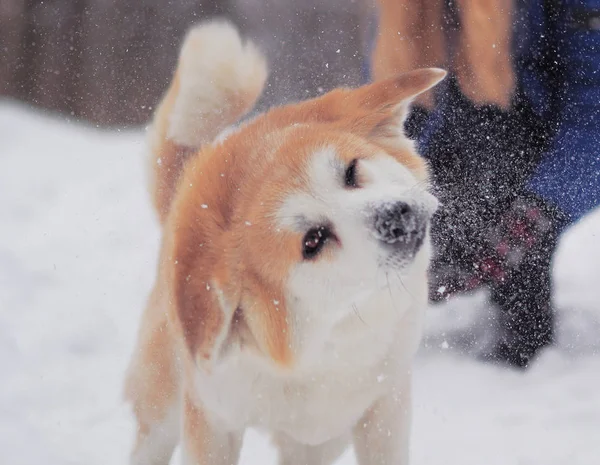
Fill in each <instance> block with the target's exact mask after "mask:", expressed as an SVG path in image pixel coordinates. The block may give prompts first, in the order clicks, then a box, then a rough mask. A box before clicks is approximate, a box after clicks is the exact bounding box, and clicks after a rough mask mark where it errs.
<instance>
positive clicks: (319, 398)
mask: <svg viewBox="0 0 600 465" xmlns="http://www.w3.org/2000/svg"><path fill="white" fill-rule="evenodd" d="M232 368H233V367H232ZM388 376H389V375H388V374H387V371H386V367H384V366H383V365H382V366H380V367H373V368H372V369H370V370H361V372H360V373H359V372H349V371H341V370H338V371H333V372H327V373H314V374H313V375H306V376H302V377H287V376H285V377H282V376H278V375H274V374H272V373H268V372H266V371H262V370H261V369H260V368H258V369H257V367H256V366H252V365H251V364H248V363H245V364H243V365H242V364H240V365H238V366H237V368H236V369H235V370H234V369H230V370H226V371H223V372H220V373H219V374H216V376H214V378H213V379H212V380H211V381H208V382H206V380H205V381H204V382H203V386H202V387H200V391H201V393H200V395H201V398H202V401H203V403H204V405H205V406H206V407H207V408H208V409H209V410H212V411H213V412H214V413H215V414H217V415H218V417H219V419H220V420H221V421H222V422H223V425H224V426H225V427H226V428H227V429H231V430H237V429H241V428H245V427H250V426H255V427H263V428H266V429H268V430H271V431H281V432H284V433H287V434H288V435H290V436H291V437H293V438H295V439H296V440H298V441H301V442H305V443H309V444H311V443H312V444H317V443H321V442H324V441H326V440H328V439H331V438H334V437H338V436H340V435H342V434H344V433H346V432H348V430H349V428H350V427H351V425H354V424H355V423H356V422H357V421H358V420H359V419H360V417H361V416H362V414H363V413H364V411H365V410H366V409H367V408H368V407H369V406H370V405H371V404H372V403H373V402H374V401H375V400H376V399H377V398H378V397H379V396H380V395H381V394H382V393H383V392H384V390H385V386H386V384H387V382H388Z"/></svg>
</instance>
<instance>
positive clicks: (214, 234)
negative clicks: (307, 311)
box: [162, 160, 238, 369]
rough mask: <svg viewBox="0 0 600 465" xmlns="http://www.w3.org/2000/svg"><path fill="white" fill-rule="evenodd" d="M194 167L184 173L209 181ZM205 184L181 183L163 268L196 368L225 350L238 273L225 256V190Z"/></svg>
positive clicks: (206, 365) (167, 233)
mask: <svg viewBox="0 0 600 465" xmlns="http://www.w3.org/2000/svg"><path fill="white" fill-rule="evenodd" d="M194 161H195V160H191V162H190V163H193V162H194ZM192 168H195V169H191V170H189V171H188V172H186V173H185V174H184V175H189V173H190V172H192V173H193V172H194V171H195V170H197V171H200V170H201V169H203V170H204V172H205V173H206V174H207V178H208V179H210V176H208V174H209V173H208V171H207V170H208V168H206V167H204V168H200V167H195V166H194V167H192ZM214 169H216V170H217V172H218V170H219V169H221V170H222V169H224V167H223V166H217V167H216V168H214ZM216 179H219V178H218V176H216ZM208 184H210V182H207V183H205V185H199V183H196V182H194V180H193V178H189V179H188V178H184V179H183V182H182V183H181V184H180V189H179V193H178V195H177V197H176V198H175V199H174V202H173V206H172V211H171V213H170V215H169V217H168V221H167V223H166V225H165V230H164V244H165V252H164V254H163V264H162V267H164V268H165V269H166V270H167V271H166V273H165V276H164V281H165V283H166V285H167V288H168V292H169V303H170V306H171V312H170V314H171V316H172V319H173V320H174V322H175V325H176V327H178V328H179V329H180V331H181V332H182V334H183V338H184V341H185V344H186V346H187V348H188V349H189V350H190V353H191V355H192V358H193V359H194V360H195V362H196V364H197V365H199V366H203V367H204V368H206V369H210V366H211V364H212V363H213V362H214V361H215V360H216V359H217V358H218V356H219V354H220V351H221V349H222V348H223V343H224V342H225V340H226V339H227V336H228V333H229V329H230V326H231V322H232V319H233V315H234V313H235V310H236V307H237V298H238V295H237V294H238V290H237V289H236V288H235V285H236V283H237V282H238V280H237V278H236V276H235V275H236V273H237V270H236V268H235V267H231V266H229V264H230V263H231V260H230V257H228V256H227V254H226V253H224V250H225V251H226V250H230V249H231V247H230V246H229V244H228V241H229V240H230V234H228V232H227V231H225V229H226V228H224V225H225V224H226V218H227V214H228V212H227V209H228V208H229V207H228V200H229V191H228V190H227V189H226V188H224V186H225V183H220V184H215V185H211V186H209V185H208Z"/></svg>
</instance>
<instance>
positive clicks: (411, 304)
mask: <svg viewBox="0 0 600 465" xmlns="http://www.w3.org/2000/svg"><path fill="white" fill-rule="evenodd" d="M419 281H420V280H419ZM406 284H407V285H408V286H410V287H411V288H412V289H411V291H407V288H403V287H398V286H395V287H393V288H392V289H387V288H386V289H383V290H382V291H380V292H378V293H377V294H376V295H374V296H372V297H371V298H370V299H368V302H367V303H365V304H363V305H361V306H360V307H356V308H355V309H354V310H355V311H354V312H352V313H350V314H349V315H348V317H347V318H345V319H343V320H341V321H340V322H339V323H338V324H337V325H336V326H334V327H332V328H323V325H322V324H321V323H320V322H313V323H314V324H311V322H308V323H307V322H302V323H300V322H298V324H302V325H303V327H299V328H296V329H297V331H295V334H296V335H300V334H301V335H302V340H300V341H297V344H295V345H296V346H297V349H298V360H297V366H296V367H295V368H294V369H293V370H292V371H291V372H289V373H287V372H278V371H275V370H273V368H271V367H269V366H268V365H267V364H265V362H264V361H263V360H260V359H258V358H256V357H255V356H252V355H250V354H246V353H238V354H235V355H231V356H229V357H227V358H226V359H225V360H223V361H222V362H221V363H219V364H218V366H216V367H215V370H214V371H213V372H212V373H211V374H210V375H206V374H203V373H200V372H198V373H197V375H196V379H195V385H196V386H195V389H196V392H197V394H198V400H200V401H201V403H202V404H203V406H204V408H205V409H206V413H207V414H209V415H211V416H214V418H213V421H214V422H215V423H216V424H218V425H221V427H222V428H224V429H226V430H228V431H235V430H241V429H243V428H246V427H263V428H266V429H268V430H271V431H281V432H284V433H286V434H288V435H289V436H291V437H293V438H294V439H296V440H298V441H300V442H303V443H307V444H318V443H322V442H324V441H327V440H329V439H332V438H335V437H339V436H341V435H343V434H345V433H347V432H348V431H350V429H351V428H352V426H353V425H355V424H356V423H357V421H358V420H359V419H360V417H361V416H362V415H363V414H364V412H365V411H366V410H367V409H368V408H369V406H370V405H372V404H373V402H375V401H376V400H377V399H378V398H379V397H380V396H382V395H383V394H384V393H385V392H386V391H387V390H389V389H392V388H393V386H394V385H395V384H396V383H397V382H399V381H400V380H401V378H403V377H404V376H406V373H407V371H408V370H409V366H410V360H411V359H412V356H413V355H414V352H415V350H416V347H417V345H418V342H419V339H420V334H421V317H422V313H423V311H424V308H425V303H426V292H425V290H426V289H425V286H426V284H425V283H421V282H418V285H417V286H415V285H414V284H417V283H406ZM411 284H413V285H411Z"/></svg>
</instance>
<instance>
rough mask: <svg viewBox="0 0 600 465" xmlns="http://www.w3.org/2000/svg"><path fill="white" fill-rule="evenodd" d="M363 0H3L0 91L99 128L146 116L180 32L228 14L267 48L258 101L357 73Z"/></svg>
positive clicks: (345, 80) (310, 90)
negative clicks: (265, 79) (267, 68)
mask: <svg viewBox="0 0 600 465" xmlns="http://www.w3.org/2000/svg"><path fill="white" fill-rule="evenodd" d="M372 7H373V5H372V4H371V0H329V1H319V0H301V1H298V0H218V1H215V0H138V1H131V0H2V1H1V2H0V50H1V58H0V95H1V96H8V97H13V98H16V99H19V100H23V101H26V102H30V103H32V104H34V105H37V106H39V107H42V108H45V109H50V110H54V111H57V112H60V113H64V114H66V115H70V116H74V117H77V118H82V119H84V120H87V121H89V122H91V123H94V124H98V125H102V126H109V127H111V126H112V127H114V126H124V125H126V126H130V125H139V124H142V123H144V122H146V121H148V119H149V117H150V114H151V112H152V108H153V107H154V105H155V104H156V102H157V101H158V100H159V98H160V96H161V94H162V92H163V91H164V90H165V88H166V86H167V84H168V82H169V78H170V76H171V74H172V71H173V69H174V66H175V61H176V58H177V50H178V48H179V45H180V43H181V40H182V38H183V35H184V34H185V31H186V30H187V29H188V28H189V27H190V26H191V25H192V24H194V23H197V22H200V21H203V20H207V19H210V18H215V17H222V18H228V19H231V20H232V21H234V22H235V23H236V24H237V25H238V27H239V28H240V29H241V30H242V32H243V34H244V35H245V36H246V37H250V38H252V39H253V40H255V41H256V43H257V44H259V46H260V47H261V49H262V50H263V51H264V52H266V53H267V55H268V57H269V61H270V63H271V69H272V74H271V77H270V80H269V83H268V87H267V91H266V92H265V95H264V96H263V98H262V101H261V103H260V107H261V108H264V107H265V106H268V105H271V104H273V103H281V102H285V101H290V100H299V99H301V98H306V97H309V96H314V95H316V94H317V93H319V92H323V91H327V90H329V89H331V88H333V87H335V86H338V85H342V84H343V85H355V84H358V83H359V82H360V81H361V77H362V75H363V74H364V73H363V70H362V66H363V55H364V54H365V52H366V51H365V50H364V48H365V46H364V44H366V42H367V41H366V40H364V35H365V34H368V33H369V31H371V30H372V27H373V26H374V24H373V21H371V20H370V18H372Z"/></svg>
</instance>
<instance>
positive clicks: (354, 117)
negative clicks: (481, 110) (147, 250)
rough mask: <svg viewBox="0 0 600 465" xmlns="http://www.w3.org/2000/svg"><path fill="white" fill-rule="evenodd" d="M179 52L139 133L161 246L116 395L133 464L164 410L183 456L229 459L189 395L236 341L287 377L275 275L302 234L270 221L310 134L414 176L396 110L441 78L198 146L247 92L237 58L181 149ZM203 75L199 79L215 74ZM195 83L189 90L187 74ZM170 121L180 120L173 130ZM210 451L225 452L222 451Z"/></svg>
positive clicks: (225, 443)
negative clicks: (222, 89)
mask: <svg viewBox="0 0 600 465" xmlns="http://www.w3.org/2000/svg"><path fill="white" fill-rule="evenodd" d="M192 45H193V46H195V47H198V48H200V49H202V48H203V47H205V46H206V44H204V43H199V42H192ZM192 49H193V47H192V46H191V45H190V41H189V40H188V42H186V44H185V45H184V51H186V53H182V57H181V60H180V63H179V68H178V71H177V72H176V74H175V77H174V81H173V83H172V85H171V87H170V89H169V91H168V92H167V94H166V95H165V98H164V100H163V102H162V104H161V105H160V107H159V108H158V110H157V114H156V116H155V121H154V125H153V129H152V131H153V132H152V136H153V146H152V147H153V149H152V150H153V157H154V159H155V160H161V163H160V164H157V165H156V169H155V171H154V175H155V180H154V199H155V204H156V208H157V210H158V213H159V216H160V218H161V222H162V224H163V246H162V252H161V259H160V263H159V272H158V278H157V282H156V286H155V289H154V291H153V294H152V297H151V298H150V300H149V303H148V307H147V310H146V312H145V313H144V315H143V318H142V322H141V329H140V334H139V338H138V345H137V348H136V352H135V356H134V358H133V360H132V364H131V367H130V370H129V375H128V380H127V397H128V399H129V400H130V401H131V402H132V403H133V406H134V413H135V415H136V417H137V420H138V425H139V438H138V445H137V446H136V449H135V450H134V461H136V460H137V461H140V460H143V459H140V458H139V457H144V456H143V455H142V454H141V452H140V450H141V449H143V448H144V447H145V448H146V449H148V447H150V446H148V444H147V443H146V444H145V446H144V440H146V441H150V439H148V438H152V437H154V436H152V435H153V434H158V433H153V431H154V430H152V428H154V427H155V426H156V425H157V424H161V422H163V423H164V422H165V421H166V420H165V418H167V416H168V413H169V412H170V411H171V409H173V408H177V409H178V411H180V414H181V415H182V422H183V435H184V443H185V450H184V455H186V454H187V456H188V457H189V460H191V461H192V463H198V464H208V463H223V464H225V463H226V464H229V465H230V464H231V463H234V462H235V460H236V459H237V454H238V452H239V445H240V444H241V436H239V435H235V434H221V433H218V432H217V430H216V429H214V428H212V427H211V423H212V420H211V419H210V418H209V416H208V415H207V412H205V411H203V407H202V400H201V398H199V397H198V396H196V388H197V385H196V384H195V383H196V379H195V376H196V374H197V373H198V372H201V373H204V374H210V373H211V372H212V370H213V369H214V367H215V366H216V365H217V364H218V361H219V359H220V358H221V357H222V356H223V353H224V352H225V351H228V350H234V348H236V347H237V348H239V349H240V350H244V351H250V352H252V353H254V354H255V355H256V356H257V357H259V358H261V359H263V360H264V362H265V363H266V364H269V365H270V366H272V367H273V369H277V370H281V371H282V372H284V373H294V370H295V362H296V361H295V354H294V343H295V342H294V339H293V338H292V334H291V332H292V325H291V321H292V319H293V315H291V314H290V313H289V303H288V302H286V301H285V295H284V294H285V293H284V289H285V284H286V282H285V281H286V279H287V276H288V275H289V270H290V269H292V267H293V266H294V265H295V264H296V263H298V262H299V261H301V260H302V256H301V249H300V247H299V244H300V242H301V239H302V234H301V233H300V232H294V231H288V230H286V231H279V230H277V229H276V223H275V217H276V215H277V212H278V210H279V208H280V207H281V202H282V199H283V196H284V194H287V193H290V192H295V191H296V190H298V191H300V190H306V189H307V188H308V187H307V186H308V183H309V181H310V180H309V179H306V177H305V175H304V173H305V172H306V170H305V168H306V164H307V163H308V161H309V160H310V157H311V156H312V154H314V153H315V151H318V150H319V149H320V148H321V147H322V145H323V141H324V140H326V141H327V142H328V143H329V144H332V145H334V146H335V147H336V149H337V150H338V151H339V153H340V156H342V157H344V158H345V159H347V161H348V162H349V161H350V160H352V159H353V158H355V157H356V156H357V155H362V156H364V157H365V158H367V157H369V156H370V154H372V153H374V152H377V151H378V150H384V151H386V152H388V153H389V154H390V155H392V156H393V157H395V158H396V159H397V160H398V161H399V162H400V163H401V164H403V165H404V166H406V167H407V168H408V169H409V170H411V171H412V172H413V173H414V174H415V176H416V177H417V179H419V180H423V181H425V180H426V179H427V167H426V164H425V163H424V162H423V160H422V159H421V158H420V157H418V156H417V155H416V154H415V153H414V151H413V150H412V148H411V146H410V145H407V144H406V143H398V133H397V131H398V127H399V119H401V118H403V115H404V114H405V112H406V111H407V109H406V102H408V101H409V100H410V99H412V98H413V97H414V96H415V95H418V94H420V93H421V92H423V91H425V90H426V89H428V88H430V87H431V86H433V85H435V84H436V83H437V82H438V81H439V80H440V79H441V78H442V77H443V76H444V74H445V73H444V72H443V71H441V70H436V69H430V70H419V71H413V72H412V73H408V74H405V75H402V76H398V77H394V78H390V79H388V80H385V81H382V82H380V83H376V84H373V85H370V86H365V87H363V88H360V89H357V90H349V89H339V90H336V91H333V92H331V93H329V94H326V95H324V96H323V97H321V98H318V99H315V100H311V101H307V102H303V103H299V104H296V105H290V106H286V107H281V108H276V109H273V110H271V111H270V112H268V113H267V114H265V115H262V116H260V117H259V118H257V119H255V120H253V121H251V122H249V123H247V124H246V125H245V126H243V127H242V128H241V129H240V130H239V131H237V132H234V133H233V134H231V135H229V137H228V138H226V139H225V140H224V141H222V142H214V143H210V141H211V140H212V139H213V138H214V137H215V136H216V132H217V129H222V128H223V127H224V126H225V125H228V124H232V123H235V122H236V120H237V119H238V118H239V117H240V116H241V115H242V114H243V112H244V111H246V110H248V109H249V107H250V106H251V104H252V103H253V102H254V101H255V100H256V98H257V96H258V93H257V87H256V84H257V82H258V81H260V79H262V78H263V77H264V76H265V73H264V72H261V69H262V67H263V66H264V62H263V61H262V60H261V59H260V58H259V59H256V60H254V58H252V56H251V57H250V59H248V63H250V64H249V65H248V66H253V67H255V68H257V71H255V72H252V70H245V71H244V72H245V73H246V74H247V75H250V76H258V78H257V79H258V80H257V81H256V82H254V83H253V84H252V85H250V86H248V85H246V84H247V83H239V82H238V85H240V86H242V87H241V88H240V89H238V90H237V91H235V89H233V88H231V89H230V90H231V92H226V93H224V94H223V95H222V102H221V103H222V104H223V106H224V110H223V112H221V113H219V114H218V116H215V118H214V119H210V112H208V113H207V112H206V111H204V110H205V109H203V108H199V109H197V110H198V111H202V114H203V115H204V118H203V119H198V122H199V124H200V123H201V124H200V126H199V127H198V128H196V130H195V131H193V134H192V135H193V137H192V138H193V139H194V140H195V141H205V143H204V144H203V145H202V147H200V148H194V150H192V147H191V146H185V145H184V144H181V141H182V140H183V139H185V138H186V133H185V131H184V130H183V129H182V128H184V127H188V126H186V125H188V123H189V121H183V120H182V115H181V114H178V113H177V112H178V111H180V110H177V106H176V104H175V102H177V101H178V99H180V100H181V98H185V95H182V94H181V92H184V91H182V86H181V80H182V79H189V78H190V77H189V76H187V75H182V74H181V73H182V69H186V66H187V63H186V60H189V59H192V58H191V57H190V55H189V52H191V50H192ZM251 53H255V52H254V51H252V52H251ZM246 58H248V57H246ZM253 60H254V61H253ZM224 69H225V68H224ZM211 72H213V74H212V75H211V76H212V77H213V78H214V76H215V75H216V76H220V74H219V73H218V72H216V74H215V72H214V70H213V71H211ZM230 72H232V73H234V74H235V73H238V74H240V75H241V74H243V73H241V71H240V70H235V69H234V70H230ZM185 73H186V71H184V74H185ZM196 78H197V79H198V86H201V85H202V79H201V76H196ZM224 79H225V78H224ZM263 82H264V79H263ZM185 92H189V89H188V90H187V91H185ZM193 92H196V90H193ZM199 95H200V94H197V96H199ZM199 101H200V100H199ZM210 104H211V105H213V104H214V102H211V103H210ZM183 111H184V113H185V111H188V110H187V109H186V110H183ZM188 116H190V117H193V115H188ZM207 117H208V118H209V119H208V120H206V118H207ZM174 121H179V122H180V123H178V124H182V125H183V126H177V125H175V126H176V127H173V124H175V123H173V122H174ZM182 121H183V122H182ZM171 133H172V134H177V140H178V141H179V142H176V141H175V140H174V138H173V137H172V136H170V135H169V134H171ZM192 138H190V139H189V140H191V139H192ZM184 158H185V160H184ZM275 236H276V240H270V238H274V237H275ZM266 264H268V266H266ZM182 397H183V400H182ZM153 424H154V426H153ZM160 428H165V426H160ZM172 447H173V444H172V441H170V442H169V443H168V444H166V445H165V446H164V447H163V448H162V449H161V450H160V453H161V454H163V455H164V454H167V455H168V453H169V452H168V450H169V449H170V448H172ZM219 447H226V448H227V451H228V452H227V453H225V455H223V454H224V452H223V450H222V449H219ZM215 448H216V449H215ZM215 454H217V455H218V454H221V455H220V458H218V459H216V458H215ZM227 454H229V455H227ZM157 463H158V462H157ZM161 463H162V462H161Z"/></svg>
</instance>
